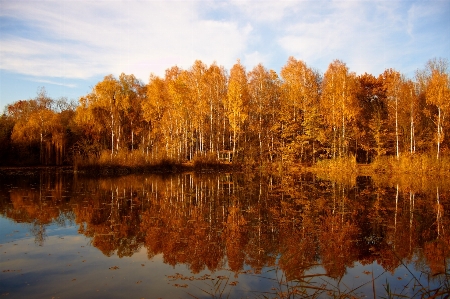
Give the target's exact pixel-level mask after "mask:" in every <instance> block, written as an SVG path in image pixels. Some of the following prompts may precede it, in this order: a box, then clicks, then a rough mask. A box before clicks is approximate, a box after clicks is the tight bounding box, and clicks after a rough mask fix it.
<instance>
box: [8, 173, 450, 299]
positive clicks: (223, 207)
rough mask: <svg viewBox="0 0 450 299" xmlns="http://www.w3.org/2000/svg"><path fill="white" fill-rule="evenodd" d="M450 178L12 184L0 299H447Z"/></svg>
mask: <svg viewBox="0 0 450 299" xmlns="http://www.w3.org/2000/svg"><path fill="white" fill-rule="evenodd" d="M449 211H450V186H449V183H448V182H447V181H446V180H445V179H429V178H417V177H414V178H410V179H405V178H396V179H392V178H390V179H388V180H383V179H380V178H371V177H355V178H349V179H341V180H334V181H333V180H330V179H326V178H319V177H317V176H315V175H313V174H309V173H307V174H296V175H285V176H257V175H254V174H241V173H240V174H239V173H236V174H231V173H215V174H206V173H204V174H194V173H183V174H173V175H148V174H147V175H130V176H123V177H114V178H89V177H83V176H80V175H72V174H64V173H44V172H43V173H40V174H37V175H29V176H4V177H1V178H0V297H3V296H4V297H5V298H211V297H213V298H227V297H228V298H303V297H306V296H309V298H328V297H339V298H365V297H368V298H400V297H402V296H406V297H417V298H421V297H432V296H435V298H446V296H447V297H448V295H449V291H450V282H449V280H450V264H449V262H450V229H449V227H450V215H449Z"/></svg>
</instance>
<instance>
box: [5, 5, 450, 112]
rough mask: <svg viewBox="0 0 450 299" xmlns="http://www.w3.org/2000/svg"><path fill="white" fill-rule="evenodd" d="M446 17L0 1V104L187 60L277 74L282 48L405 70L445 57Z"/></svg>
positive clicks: (400, 9)
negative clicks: (263, 69) (260, 68)
mask: <svg viewBox="0 0 450 299" xmlns="http://www.w3.org/2000/svg"><path fill="white" fill-rule="evenodd" d="M449 16H450V1H449V0H427V1H425V0H422V1H414V0H411V1H410V0H404V1H396V0H383V1H381V0H379V1H369V0H365V1H364V0H363V1H357V0H344V1H323V0H311V1H307V0H306V1H305V0H303V1H294V0H292V1H272V0H270V1H255V0H253V1H244V0H239V1H232V0H231V1H189V0H187V1H146V0H140V1H133V0H126V1H119V0H98V1H87V0H57V1H52V0H49V1H46V0H34V1H22V0H15V1H13V0H0V113H2V112H3V107H5V106H6V105H7V104H11V103H14V102H15V101H18V100H27V99H31V98H34V97H36V95H37V92H38V90H40V89H41V88H42V87H44V88H45V89H46V91H47V94H48V95H49V96H50V97H52V98H55V99H58V98H60V97H66V98H67V99H69V100H75V101H78V99H79V98H80V97H81V96H83V95H86V94H88V93H89V92H91V91H92V88H93V87H94V86H95V85H96V84H97V83H98V82H100V81H101V80H102V79H103V78H104V76H106V75H109V74H113V75H114V76H116V77H118V76H119V75H120V74H121V73H125V74H134V75H135V76H136V77H137V78H138V79H140V80H142V82H143V83H148V80H149V76H150V74H151V73H153V74H155V75H158V76H164V72H165V70H166V69H168V68H170V67H173V66H175V65H177V66H179V67H181V68H183V69H189V68H190V67H191V66H192V65H193V63H194V61H195V60H201V61H202V62H204V63H206V64H207V65H210V64H211V63H213V62H216V63H217V64H218V65H222V66H224V67H225V68H226V69H227V70H230V69H231V67H232V66H233V64H234V63H236V62H237V60H238V59H239V60H240V61H241V63H242V64H243V65H244V66H245V67H246V69H247V71H251V69H252V68H253V67H255V66H256V65H257V64H259V63H262V64H263V65H264V66H265V67H266V68H267V69H273V70H274V71H276V72H277V73H278V74H279V73H280V71H281V68H282V67H283V66H284V65H285V64H286V62H287V60H288V58H289V57H290V56H293V57H295V58H296V59H298V60H303V61H304V62H305V63H306V64H307V65H308V66H309V67H311V68H314V69H316V70H318V71H319V72H321V73H324V72H325V71H326V70H327V67H328V65H329V64H330V63H331V62H332V61H333V60H335V59H339V60H341V61H343V62H344V63H346V64H347V66H348V67H349V69H350V71H352V72H355V73H356V74H364V73H365V72H367V73H370V74H373V75H375V76H378V75H379V74H380V73H382V72H383V71H384V70H385V69H387V68H393V69H396V70H398V71H399V72H401V73H403V74H405V76H407V77H409V78H413V77H414V73H415V71H416V70H417V69H421V68H423V67H424V66H425V64H426V62H427V61H428V60H430V59H432V58H444V59H447V60H450V17H449Z"/></svg>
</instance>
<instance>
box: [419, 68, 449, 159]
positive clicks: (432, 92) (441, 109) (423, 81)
mask: <svg viewBox="0 0 450 299" xmlns="http://www.w3.org/2000/svg"><path fill="white" fill-rule="evenodd" d="M416 77H417V80H418V83H419V85H420V87H421V88H422V90H424V91H425V96H426V101H427V104H429V105H432V106H434V107H435V108H436V110H437V115H436V116H435V117H434V122H435V125H436V145H437V153H436V159H438V160H439V155H440V151H441V149H440V147H441V143H442V141H443V140H444V130H443V127H444V126H443V122H444V119H445V114H446V113H447V112H448V110H449V108H450V104H449V98H450V78H449V74H448V61H447V60H445V59H432V60H430V61H428V63H427V64H426V66H425V69H424V70H422V71H418V72H417V74H416Z"/></svg>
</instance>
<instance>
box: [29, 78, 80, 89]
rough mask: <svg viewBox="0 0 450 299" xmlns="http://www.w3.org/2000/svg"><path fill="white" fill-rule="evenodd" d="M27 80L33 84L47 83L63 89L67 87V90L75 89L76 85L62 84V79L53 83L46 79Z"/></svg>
mask: <svg viewBox="0 0 450 299" xmlns="http://www.w3.org/2000/svg"><path fill="white" fill-rule="evenodd" d="M29 80H30V81H33V82H39V83H47V84H52V85H57V86H64V87H69V88H75V87H77V85H76V84H73V83H66V82H64V79H62V80H61V81H55V80H46V79H38V78H30V79H29Z"/></svg>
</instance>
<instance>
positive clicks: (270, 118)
mask: <svg viewBox="0 0 450 299" xmlns="http://www.w3.org/2000/svg"><path fill="white" fill-rule="evenodd" d="M248 79H249V84H248V89H249V95H250V102H249V130H250V131H251V132H252V133H254V134H255V135H256V136H257V143H258V148H259V154H258V157H259V158H258V160H260V161H262V160H263V159H264V158H263V157H264V156H265V154H268V153H269V152H270V151H271V148H270V144H271V142H270V138H271V135H270V132H271V128H272V127H273V125H274V123H275V121H276V119H275V117H274V115H273V112H274V111H273V103H274V102H278V100H279V99H278V98H279V96H278V89H279V88H278V85H277V77H275V76H274V75H273V73H272V72H271V71H269V70H267V69H266V68H265V67H264V66H263V65H262V64H258V65H257V66H256V67H255V68H254V69H253V70H252V71H251V72H250V73H249V74H248ZM266 157H268V155H267V156H266Z"/></svg>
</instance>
